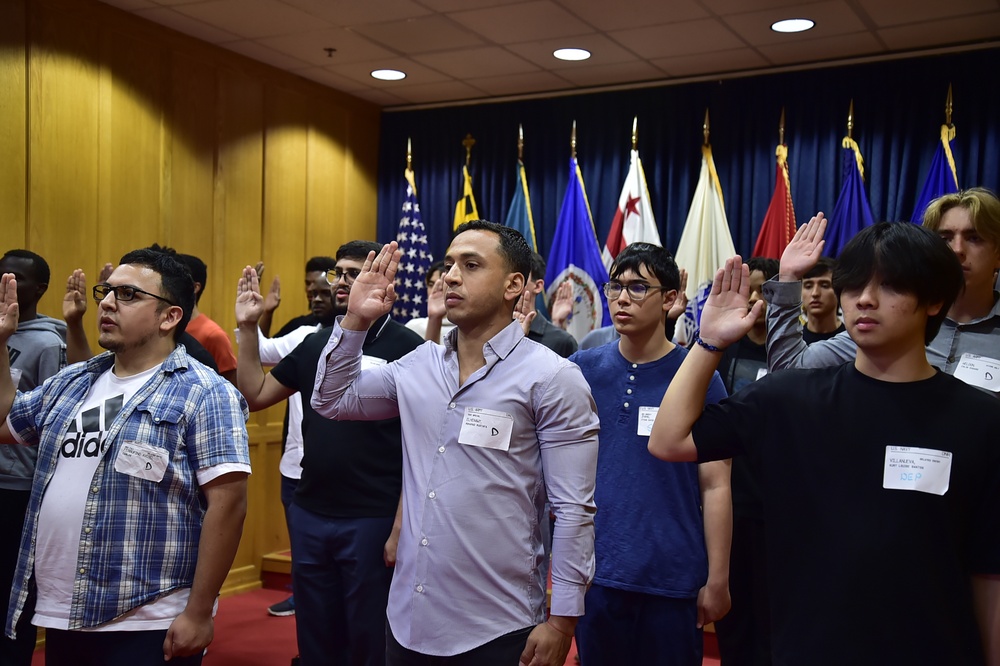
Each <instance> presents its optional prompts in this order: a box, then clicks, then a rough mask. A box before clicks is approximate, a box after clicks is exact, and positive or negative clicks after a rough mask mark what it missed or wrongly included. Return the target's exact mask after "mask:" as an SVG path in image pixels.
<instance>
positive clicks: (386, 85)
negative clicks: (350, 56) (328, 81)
mask: <svg viewBox="0 0 1000 666" xmlns="http://www.w3.org/2000/svg"><path fill="white" fill-rule="evenodd" d="M327 69H329V70H330V71H331V72H333V73H335V74H339V75H341V76H346V77H347V78H349V79H353V80H355V81H359V82H361V83H363V84H365V85H366V86H369V87H372V88H378V89H390V90H391V89H392V88H394V87H397V86H401V85H410V84H414V83H437V82H438V81H450V80H451V77H449V76H447V75H445V74H442V73H441V72H436V71H434V70H433V69H430V68H429V67H424V66H423V65H421V64H419V63H417V62H414V61H413V60H410V59H409V58H401V57H395V58H385V59H379V60H366V61H364V62H354V63H348V64H345V65H331V66H329V67H327ZM376 69H398V70H400V71H402V72H406V78H405V79H402V80H400V81H379V80H377V79H373V78H372V76H371V73H372V70H376Z"/></svg>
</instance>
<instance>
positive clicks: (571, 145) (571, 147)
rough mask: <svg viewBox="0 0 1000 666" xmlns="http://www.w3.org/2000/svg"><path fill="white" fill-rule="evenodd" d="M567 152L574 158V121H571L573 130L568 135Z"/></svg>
mask: <svg viewBox="0 0 1000 666" xmlns="http://www.w3.org/2000/svg"><path fill="white" fill-rule="evenodd" d="M569 154H570V157H572V158H573V159H574V160H575V159H576V121H575V120H574V121H573V130H572V131H571V132H570V135H569Z"/></svg>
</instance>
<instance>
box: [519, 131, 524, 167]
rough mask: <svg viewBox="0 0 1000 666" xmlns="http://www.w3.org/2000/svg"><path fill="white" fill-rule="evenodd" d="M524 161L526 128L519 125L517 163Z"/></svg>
mask: <svg viewBox="0 0 1000 666" xmlns="http://www.w3.org/2000/svg"><path fill="white" fill-rule="evenodd" d="M523 160H524V126H523V125H521V123H518V124H517V161H518V162H521V161H523Z"/></svg>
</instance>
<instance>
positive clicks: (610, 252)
mask: <svg viewBox="0 0 1000 666" xmlns="http://www.w3.org/2000/svg"><path fill="white" fill-rule="evenodd" d="M638 241H644V242H646V243H652V244H653V245H660V232H659V231H658V230H657V228H656V219H655V218H654V217H653V207H652V206H651V205H650V203H649V189H648V188H647V187H646V173H645V172H644V171H643V170H642V160H640V159H639V151H638V150H633V151H632V154H631V163H630V165H629V169H628V175H626V176H625V184H624V185H623V186H622V193H621V196H619V197H618V210H616V211H615V217H614V219H613V220H612V221H611V230H610V231H609V232H608V240H607V241H606V242H605V243H604V252H603V253H602V254H601V259H602V260H603V261H604V267H605V268H607V269H609V270H610V269H611V264H613V263H614V261H615V257H617V256H618V253H619V252H621V251H622V250H624V249H625V247H626V246H627V245H629V244H630V243H636V242H638Z"/></svg>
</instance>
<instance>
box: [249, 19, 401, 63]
mask: <svg viewBox="0 0 1000 666" xmlns="http://www.w3.org/2000/svg"><path fill="white" fill-rule="evenodd" d="M257 41H258V42H260V43H261V44H263V45H264V46H267V47H269V48H272V49H274V50H275V51H280V52H281V53H285V54H287V55H290V56H293V57H295V58H298V59H299V60H304V61H305V62H308V63H311V64H313V65H316V66H318V67H327V66H330V65H340V64H344V63H350V62H359V61H361V60H374V59H376V58H391V57H393V56H395V55H396V54H395V53H393V52H392V51H390V50H388V49H385V48H382V47H381V46H379V45H377V44H375V43H374V42H371V41H369V40H368V39H366V38H365V37H362V36H361V35H357V34H355V33H354V32H352V31H350V30H344V29H343V28H330V29H327V30H314V31H312V32H300V33H297V34H294V35H282V36H280V37H265V38H264V39H259V40H257ZM327 47H330V48H335V49H337V50H336V51H335V52H334V53H333V55H332V56H327V54H326V52H325V51H324V50H323V49H325V48H327Z"/></svg>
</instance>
